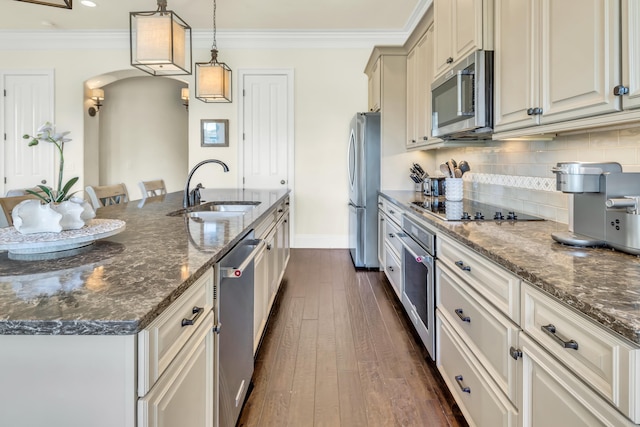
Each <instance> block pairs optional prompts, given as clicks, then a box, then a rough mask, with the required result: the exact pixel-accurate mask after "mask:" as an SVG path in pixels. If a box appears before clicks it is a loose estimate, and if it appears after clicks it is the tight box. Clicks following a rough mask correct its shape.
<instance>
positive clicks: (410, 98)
mask: <svg viewBox="0 0 640 427" xmlns="http://www.w3.org/2000/svg"><path fill="white" fill-rule="evenodd" d="M433 32H434V27H433V25H432V26H431V27H430V28H429V29H428V30H427V32H426V33H425V34H424V35H423V36H422V38H421V39H420V40H419V41H418V43H417V44H416V45H415V46H414V48H413V49H412V50H411V51H410V52H409V53H408V54H407V149H411V148H417V147H422V146H424V145H425V144H426V143H427V141H428V139H430V138H432V137H431V81H432V78H433V37H434V36H433Z"/></svg>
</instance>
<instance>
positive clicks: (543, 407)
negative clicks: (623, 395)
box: [519, 333, 635, 427]
mask: <svg viewBox="0 0 640 427" xmlns="http://www.w3.org/2000/svg"><path fill="white" fill-rule="evenodd" d="M520 351H521V354H522V363H521V369H522V393H521V399H522V400H521V402H520V404H519V406H520V409H521V410H520V413H521V421H520V422H519V425H521V426H523V427H567V426H612V427H613V426H629V427H631V426H633V425H635V424H633V423H632V422H631V421H630V420H628V419H627V418H625V417H624V416H623V415H622V414H621V413H620V412H618V411H617V410H616V409H614V408H613V407H612V406H610V405H609V404H607V403H606V402H605V401H604V400H603V399H602V398H601V397H600V396H598V395H597V394H596V393H595V392H594V391H593V390H592V389H591V388H590V387H588V386H587V385H586V384H584V383H583V382H582V381H580V380H579V379H578V378H577V377H576V376H575V375H573V374H572V373H571V372H570V371H569V370H568V369H567V368H566V367H565V366H564V365H563V364H562V363H560V362H559V361H558V360H557V359H555V358H553V357H552V356H551V355H550V354H549V353H548V352H547V351H546V350H545V349H543V348H542V347H541V346H540V345H538V344H537V343H536V342H535V341H533V340H532V339H531V338H529V337H528V336H527V335H526V334H524V333H522V334H521V336H520Z"/></svg>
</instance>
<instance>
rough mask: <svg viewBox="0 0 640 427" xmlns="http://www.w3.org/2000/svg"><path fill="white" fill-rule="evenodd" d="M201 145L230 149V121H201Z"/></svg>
mask: <svg viewBox="0 0 640 427" xmlns="http://www.w3.org/2000/svg"><path fill="white" fill-rule="evenodd" d="M200 145H201V146H202V147H228V146H229V120H227V119H220V120H212V119H211V120H210V119H202V120H200Z"/></svg>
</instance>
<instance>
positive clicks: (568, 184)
mask: <svg viewBox="0 0 640 427" xmlns="http://www.w3.org/2000/svg"><path fill="white" fill-rule="evenodd" d="M551 170H552V172H553V173H554V174H556V189H557V190H558V191H562V192H563V193H570V194H573V232H568V233H567V232H556V233H552V235H551V236H552V238H553V239H554V240H556V241H557V242H560V243H564V244H567V245H574V246H609V247H612V248H614V249H617V250H620V251H622V252H627V253H630V254H634V255H640V212H639V210H640V205H639V204H640V173H624V172H622V166H621V165H620V164H619V163H616V162H605V163H589V162H561V163H557V164H556V166H555V167H554V168H552V169H551Z"/></svg>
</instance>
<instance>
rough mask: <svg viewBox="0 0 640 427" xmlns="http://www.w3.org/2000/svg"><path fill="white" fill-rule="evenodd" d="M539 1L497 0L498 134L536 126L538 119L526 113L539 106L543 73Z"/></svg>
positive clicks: (495, 53) (496, 126)
mask: <svg viewBox="0 0 640 427" xmlns="http://www.w3.org/2000/svg"><path fill="white" fill-rule="evenodd" d="M538 4H539V3H538V2H537V1H533V0H496V3H495V52H494V55H495V56H494V88H495V92H494V96H495V98H494V99H495V105H494V113H495V114H494V127H495V130H496V132H500V131H505V130H510V129H517V128H523V127H528V126H533V125H535V124H537V123H538V117H539V116H533V115H528V114H527V110H528V109H530V108H532V107H533V106H536V105H539V100H538V99H539V97H538V92H539V91H538V88H539V85H540V83H539V78H540V73H539V72H538V70H537V69H536V68H535V67H537V66H538V61H537V60H536V58H537V49H538V48H539V44H538V43H536V42H535V41H536V40H537V39H538V35H537V31H538V26H537V24H536V20H537V17H538V16H539V7H538Z"/></svg>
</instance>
